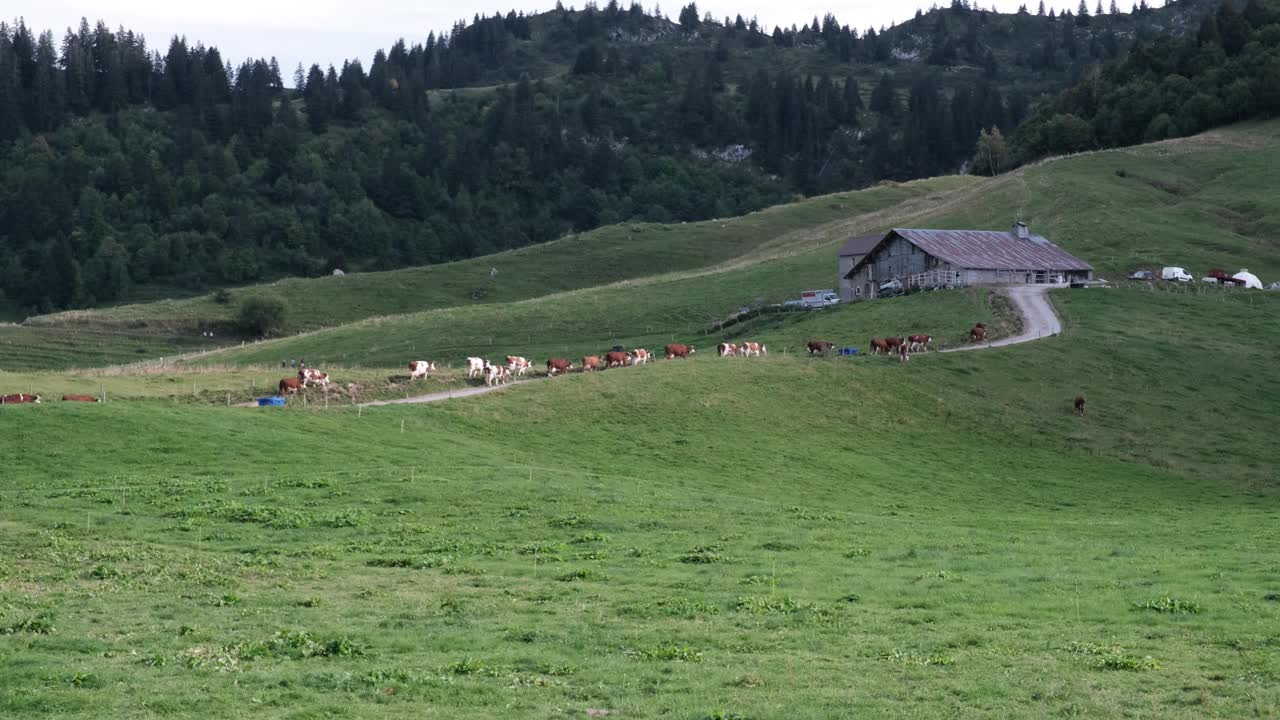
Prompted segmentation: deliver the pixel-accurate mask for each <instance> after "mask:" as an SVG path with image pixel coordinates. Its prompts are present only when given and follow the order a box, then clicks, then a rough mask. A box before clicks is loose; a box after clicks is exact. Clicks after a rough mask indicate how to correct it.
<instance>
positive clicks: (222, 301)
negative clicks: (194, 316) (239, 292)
mask: <svg viewBox="0 0 1280 720" xmlns="http://www.w3.org/2000/svg"><path fill="white" fill-rule="evenodd" d="M213 301H214V302H215V303H217V304H219V305H230V304H231V291H230V290H228V289H226V288H218V289H217V290H215V291H214V292H213Z"/></svg>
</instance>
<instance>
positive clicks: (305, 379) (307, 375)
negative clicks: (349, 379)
mask: <svg viewBox="0 0 1280 720" xmlns="http://www.w3.org/2000/svg"><path fill="white" fill-rule="evenodd" d="M298 380H300V381H301V382H302V387H304V388H305V387H310V386H312V385H323V386H325V387H328V385H329V373H323V372H320V371H319V370H316V369H315V368H300V369H299V370H298Z"/></svg>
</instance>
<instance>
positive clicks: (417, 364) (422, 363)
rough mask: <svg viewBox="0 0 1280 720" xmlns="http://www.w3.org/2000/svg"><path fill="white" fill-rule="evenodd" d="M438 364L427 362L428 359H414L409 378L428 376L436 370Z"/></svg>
mask: <svg viewBox="0 0 1280 720" xmlns="http://www.w3.org/2000/svg"><path fill="white" fill-rule="evenodd" d="M435 369H436V364H435V363H433V362H427V361H426V360H414V361H413V362H411V363H409V379H410V380H417V379H418V378H420V377H426V376H427V375H430V374H431V373H432V372H434V371H435Z"/></svg>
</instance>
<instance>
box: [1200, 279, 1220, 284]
mask: <svg viewBox="0 0 1280 720" xmlns="http://www.w3.org/2000/svg"><path fill="white" fill-rule="evenodd" d="M1200 282H1202V283H1209V284H1210V285H1217V284H1218V278H1216V277H1202V278H1200Z"/></svg>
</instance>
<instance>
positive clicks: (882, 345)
mask: <svg viewBox="0 0 1280 720" xmlns="http://www.w3.org/2000/svg"><path fill="white" fill-rule="evenodd" d="M870 345H871V354H872V355H888V354H889V343H888V342H887V341H886V340H885V339H884V338H871V343H870Z"/></svg>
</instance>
